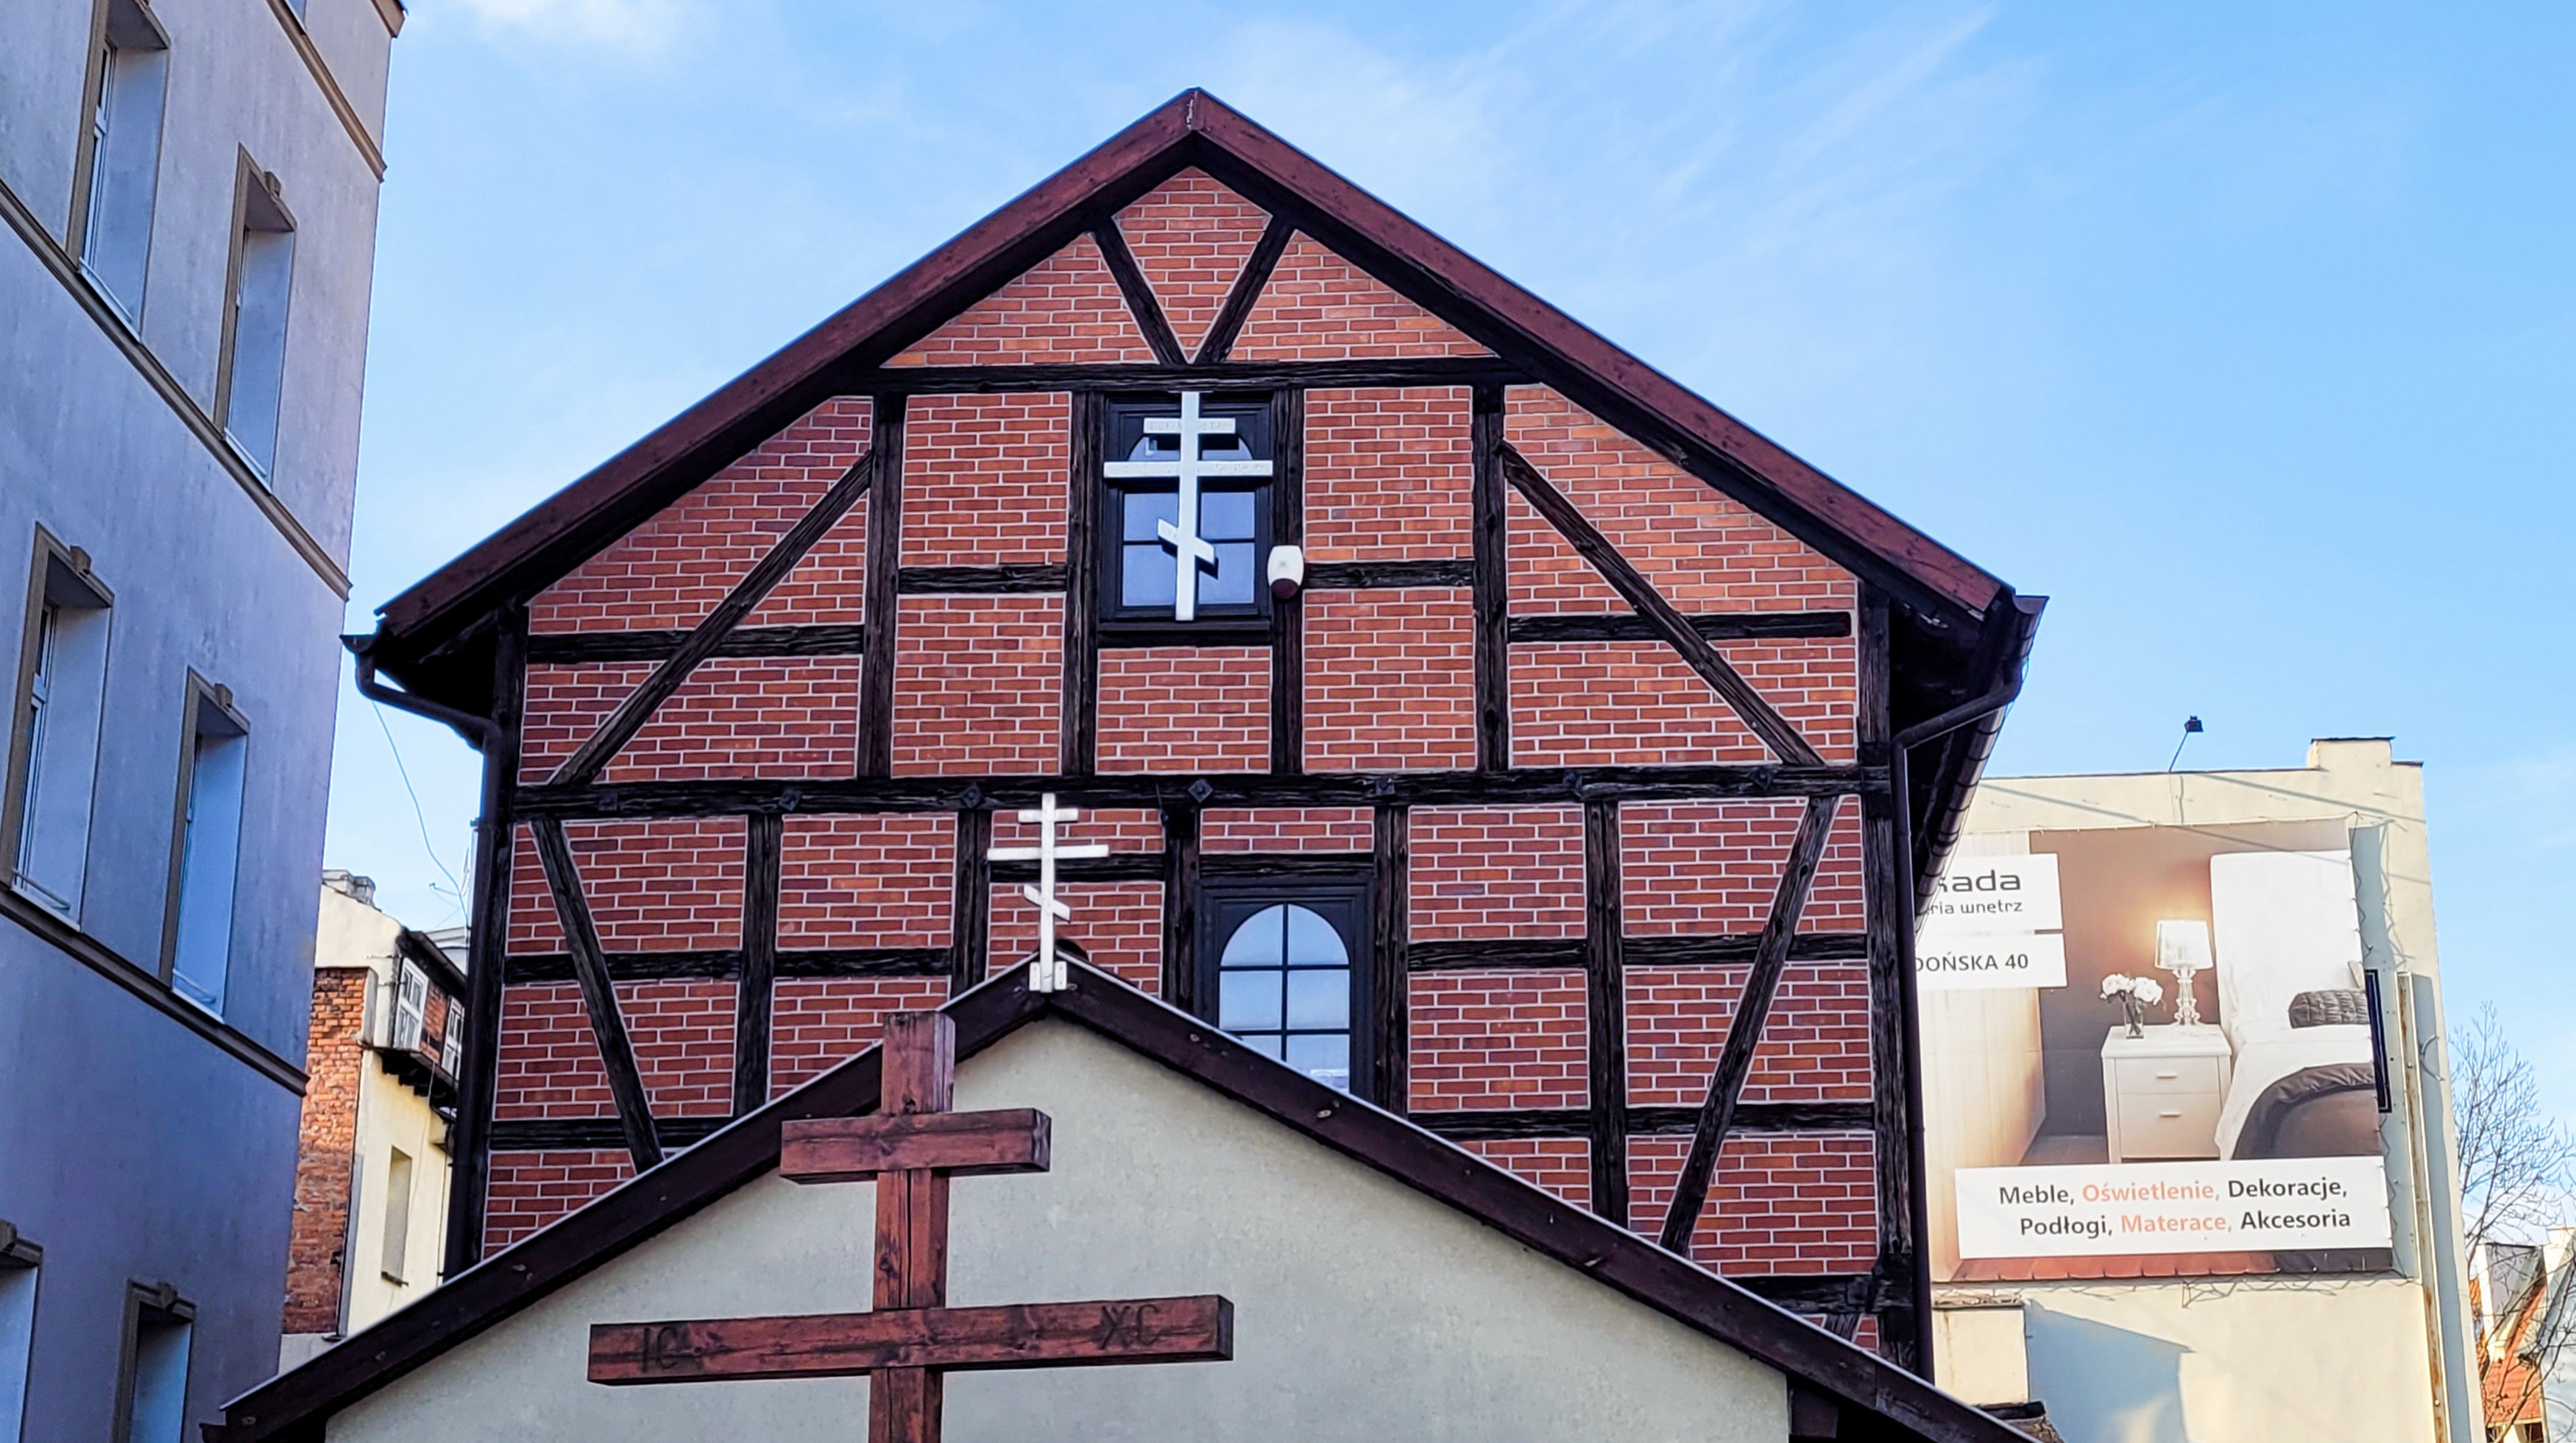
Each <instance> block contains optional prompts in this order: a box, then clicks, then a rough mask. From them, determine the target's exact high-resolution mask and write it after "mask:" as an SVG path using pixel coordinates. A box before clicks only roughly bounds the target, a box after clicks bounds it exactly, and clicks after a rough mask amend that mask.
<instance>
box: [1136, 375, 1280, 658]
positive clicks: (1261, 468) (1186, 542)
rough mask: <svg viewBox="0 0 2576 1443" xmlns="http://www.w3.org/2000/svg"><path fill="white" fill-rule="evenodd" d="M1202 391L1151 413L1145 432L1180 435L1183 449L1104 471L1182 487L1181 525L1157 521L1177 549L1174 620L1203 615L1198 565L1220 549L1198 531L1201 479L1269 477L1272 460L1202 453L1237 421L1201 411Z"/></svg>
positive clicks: (1157, 530) (1185, 393) (1231, 431)
mask: <svg viewBox="0 0 2576 1443" xmlns="http://www.w3.org/2000/svg"><path fill="white" fill-rule="evenodd" d="M1201 396H1202V393H1201V392H1198V391H1183V392H1182V393H1181V414H1180V415H1178V416H1148V417H1146V418H1145V434H1146V435H1148V436H1172V437H1175V438H1177V439H1178V440H1179V442H1180V449H1179V452H1178V454H1176V455H1174V456H1172V457H1170V458H1168V459H1166V458H1163V457H1159V456H1158V457H1155V458H1153V459H1151V460H1145V461H1112V462H1110V463H1108V465H1106V466H1104V467H1102V468H1101V471H1102V474H1103V475H1105V476H1107V477H1109V478H1110V479H1111V480H1114V481H1141V480H1162V479H1166V478H1168V479H1170V480H1171V481H1172V482H1173V484H1174V486H1175V487H1176V489H1178V491H1179V492H1180V496H1179V501H1180V505H1179V507H1178V516H1179V522H1178V524H1177V525H1176V524H1174V523H1173V522H1170V521H1157V522H1155V523H1154V531H1155V534H1156V535H1159V536H1160V537H1162V538H1163V544H1164V545H1166V546H1169V547H1170V548H1172V565H1173V567H1174V568H1175V570H1174V573H1173V578H1172V581H1173V585H1172V619H1173V620H1174V621H1188V620H1191V619H1192V618H1194V617H1196V616H1197V615H1198V599H1199V568H1200V567H1201V566H1211V567H1212V566H1214V565H1215V564H1216V548H1215V547H1214V546H1211V545H1209V544H1208V541H1207V538H1205V537H1203V536H1201V535H1199V482H1201V481H1203V480H1209V479H1213V478H1217V477H1227V476H1268V475H1269V474H1270V463H1269V462H1267V461H1217V460H1211V459H1209V458H1207V457H1205V456H1202V455H1200V454H1199V441H1200V440H1201V438H1203V437H1207V436H1231V435H1233V434H1234V421H1233V419H1232V418H1231V417H1226V416H1201V415H1200V414H1199V401H1200V399H1201Z"/></svg>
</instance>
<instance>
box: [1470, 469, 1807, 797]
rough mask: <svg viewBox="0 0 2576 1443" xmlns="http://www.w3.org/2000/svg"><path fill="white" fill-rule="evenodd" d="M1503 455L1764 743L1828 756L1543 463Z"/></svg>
mask: <svg viewBox="0 0 2576 1443" xmlns="http://www.w3.org/2000/svg"><path fill="white" fill-rule="evenodd" d="M1501 459H1502V472H1503V478H1504V479H1505V480H1507V481H1509V482H1511V483H1512V487H1513V489H1515V490H1517V491H1519V492H1520V493H1521V495H1522V496H1524V497H1526V498H1527V499H1528V501H1529V503H1530V506H1531V507H1532V508H1533V509H1535V510H1536V511H1537V512H1538V514H1539V515H1540V516H1541V517H1542V518H1544V519H1545V520H1546V521H1547V524H1548V525H1550V526H1553V527H1555V528H1556V532H1557V534H1558V535H1560V536H1562V537H1564V538H1565V540H1566V543H1567V544H1568V545H1570V546H1572V547H1573V548H1574V550H1575V553H1576V554H1577V555H1579V556H1581V557H1582V558H1583V559H1584V560H1585V561H1587V562H1590V563H1591V565H1592V569H1593V570H1594V571H1597V572H1599V573H1600V574H1601V579H1602V580H1604V581H1606V582H1608V583H1610V587H1611V589H1612V590H1614V591H1616V592H1618V593H1619V595H1620V597H1621V598H1622V599H1623V600H1625V601H1626V602H1627V603H1628V604H1629V605H1630V606H1632V607H1634V608H1636V611H1637V614H1638V615H1639V616H1642V617H1644V618H1646V619H1647V620H1648V621H1650V622H1651V623H1652V624H1653V625H1654V628H1655V631H1656V633H1657V634H1658V635H1660V636H1661V637H1662V638H1663V640H1664V643H1665V644H1666V645H1668V646H1670V647H1671V648H1672V649H1673V650H1674V652H1676V653H1677V654H1679V655H1680V657H1681V659H1682V661H1683V662H1684V663H1685V664H1687V665H1688V666H1689V667H1690V669H1691V670H1693V671H1695V672H1697V673H1699V676H1700V680H1702V681H1705V682H1707V683H1708V684H1709V686H1710V688H1711V689H1713V690H1715V691H1716V692H1717V694H1718V695H1719V696H1722V697H1724V698H1726V703H1727V705H1729V706H1731V707H1733V708H1735V714H1736V715H1737V716H1739V717H1741V718H1742V719H1743V721H1744V724H1745V725H1746V726H1747V727H1749V728H1751V729H1752V731H1753V734H1754V735H1755V736H1757V737H1760V738H1761V739H1762V743H1763V745H1765V746H1767V747H1769V748H1770V749H1771V752H1772V754H1773V755H1774V756H1777V757H1779V758H1780V759H1781V760H1782V761H1784V762H1788V763H1791V764H1793V765H1796V766H1809V767H1812V766H1820V765H1822V764H1823V762H1824V758H1823V757H1822V756H1820V755H1818V754H1817V751H1816V749H1815V748H1814V747H1812V746H1809V745H1808V744H1807V739H1806V738H1805V737H1802V736H1800V735H1798V729H1797V728H1796V727H1794V726H1791V725H1790V724H1789V719H1788V718H1786V717H1784V716H1782V715H1780V713H1779V711H1778V709H1776V708H1774V707H1773V706H1772V705H1771V703H1770V702H1769V701H1767V700H1765V699H1764V698H1763V696H1762V694H1761V693H1760V692H1758V691H1755V690H1754V689H1753V684H1752V683H1751V682H1749V681H1746V680H1745V679H1744V676H1743V674H1742V673H1741V672H1738V671H1737V670H1736V669H1735V668H1734V667H1733V666H1731V665H1729V664H1728V662H1727V660H1726V658H1725V657H1723V656H1720V655H1719V654H1718V651H1717V648H1716V647H1714V646H1712V645H1710V644H1709V641H1708V638H1706V637H1704V636H1701V635H1700V634H1699V633H1698V632H1697V631H1696V630H1694V629H1692V627H1691V624H1690V618H1688V617H1686V616H1684V615H1682V614H1681V612H1680V611H1678V610H1676V609H1675V608H1674V606H1673V604H1672V603H1671V602H1669V601H1666V600H1665V599H1664V594H1663V593H1662V592H1660V591H1657V590H1656V589H1655V588H1654V585H1653V583H1651V582H1649V581H1647V580H1646V578H1645V576H1644V575H1643V574H1642V573H1640V572H1639V571H1638V570H1637V568H1636V566H1635V564H1634V563H1632V562H1630V561H1629V560H1628V558H1627V557H1625V556H1623V555H1621V554H1620V552H1619V548H1617V547H1615V546H1613V545H1611V544H1610V538H1608V537H1606V536H1604V535H1602V534H1601V531H1600V529H1599V528H1598V527H1596V526H1594V525H1593V524H1592V522H1591V521H1590V520H1589V519H1588V518H1586V517H1585V516H1584V514H1583V512H1582V511H1581V510H1579V509H1578V508H1577V507H1576V506H1575V504H1574V503H1573V502H1572V501H1570V500H1568V499H1566V495H1565V493H1564V492H1562V491H1559V490H1557V489H1556V487H1555V485H1554V484H1553V483H1551V482H1550V481H1549V480H1548V479H1547V478H1546V477H1545V476H1542V475H1540V474H1539V471H1538V468H1537V467H1535V466H1532V465H1531V464H1530V463H1529V459H1528V458H1527V457H1525V456H1523V455H1521V453H1520V452H1519V451H1517V450H1515V449H1513V448H1512V446H1511V445H1510V444H1509V443H1508V442H1506V443H1505V444H1504V446H1503V448H1502V458H1501Z"/></svg>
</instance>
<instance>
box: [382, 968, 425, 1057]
mask: <svg viewBox="0 0 2576 1443" xmlns="http://www.w3.org/2000/svg"><path fill="white" fill-rule="evenodd" d="M428 1025H429V974H428V973H426V972H423V971H421V970H420V969H419V968H418V967H415V966H413V965H412V964H411V963H409V962H405V963H403V964H402V971H401V972H400V974H399V975H397V976H396V978H395V980H394V1027H393V1036H392V1037H390V1038H389V1039H387V1040H388V1041H389V1042H390V1043H392V1045H393V1047H394V1050H395V1051H397V1052H417V1051H419V1050H420V1038H421V1033H422V1031H423V1030H424V1029H425V1028H426V1027H427V1026H428Z"/></svg>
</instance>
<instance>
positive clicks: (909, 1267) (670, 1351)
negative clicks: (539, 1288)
mask: <svg viewBox="0 0 2576 1443" xmlns="http://www.w3.org/2000/svg"><path fill="white" fill-rule="evenodd" d="M879 1056H880V1059H881V1068H882V1072H881V1078H882V1082H881V1086H880V1097H881V1099H882V1101H881V1104H880V1106H879V1107H878V1109H877V1112H876V1114H875V1115H874V1116H871V1117H837V1118H823V1119H817V1120H813V1121H804V1122H790V1123H788V1124H786V1126H785V1132H784V1137H783V1139H782V1144H781V1148H780V1157H779V1169H778V1170H779V1174H780V1175H781V1176H783V1177H786V1178H787V1179H789V1180H790V1181H793V1182H801V1183H827V1182H854V1181H858V1180H860V1179H863V1178H871V1177H872V1178H875V1179H876V1184H877V1229H876V1288H875V1300H874V1304H875V1305H874V1307H873V1308H872V1309H871V1310H870V1311H868V1312H864V1313H816V1314H807V1315H803V1316H797V1317H775V1318H711V1319H700V1320H693V1321H681V1322H663V1323H599V1324H595V1325H593V1326H592V1328H591V1330H590V1380H591V1381H592V1382H594V1383H617V1384H626V1383H696V1382H708V1381H717V1380H725V1379H745V1378H831V1377H846V1376H848V1375H850V1374H854V1373H866V1374H867V1375H868V1439H869V1443H937V1440H938V1438H939V1413H940V1395H941V1383H940V1379H941V1375H942V1374H944V1373H947V1372H950V1371H953V1370H957V1369H971V1368H1067V1367H1083V1366H1090V1365H1098V1364H1104V1363H1189V1362H1205V1361H1219V1362H1222V1361H1225V1360H1228V1359H1231V1358H1232V1357H1233V1356H1234V1305H1233V1304H1232V1303H1230V1302H1228V1301H1227V1300H1225V1299H1224V1298H1221V1297H1218V1296H1215V1295H1214V1294H1201V1295H1199V1296H1196V1297H1182V1298H1123V1299H1116V1300H1111V1301H1103V1302H1088V1303H1019V1304H1013V1305H1009V1306H1005V1307H993V1308H952V1307H949V1306H947V1303H948V1180H949V1178H951V1177H954V1176H958V1175H961V1174H964V1175H974V1174H981V1173H1012V1172H1044V1171H1046V1170H1047V1154H1048V1146H1049V1138H1050V1136H1051V1130H1052V1129H1051V1125H1050V1123H1049V1122H1048V1119H1047V1115H1046V1114H1045V1113H1043V1112H1038V1111H1036V1110H1034V1109H1031V1108H1003V1109H998V1110H995V1111H990V1112H952V1111H950V1110H949V1108H950V1104H951V1100H952V1095H953V1092H954V1083H955V1073H956V1065H957V1028H956V1024H955V1023H953V1022H951V1021H950V1020H949V1019H948V1018H947V1017H946V1016H944V1015H943V1014H940V1013H937V1012H897V1013H892V1014H889V1015H888V1016H887V1018H886V1023H885V1042H884V1045H883V1048H882V1050H881V1052H880V1054H879Z"/></svg>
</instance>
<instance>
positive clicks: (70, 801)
mask: <svg viewBox="0 0 2576 1443" xmlns="http://www.w3.org/2000/svg"><path fill="white" fill-rule="evenodd" d="M107 619H108V595H107V592H106V591H105V590H104V589H102V588H101V587H100V586H99V585H98V583H97V582H96V581H94V580H93V579H91V577H90V575H89V558H88V556H87V555H85V554H84V553H82V552H79V551H77V550H73V549H70V548H67V547H64V546H62V545H60V544H58V543H56V542H55V541H54V540H53V538H52V537H50V536H47V535H45V534H43V533H42V532H39V533H38V534H37V537H36V566H35V575H34V578H33V580H32V582H31V584H30V585H29V587H28V596H27V631H26V635H25V637H24V639H23V640H22V642H21V643H20V649H19V656H20V661H19V665H18V677H19V681H18V695H19V697H20V698H21V701H20V703H19V707H18V714H17V717H16V726H15V727H14V729H13V731H14V735H12V737H11V738H10V749H9V751H10V769H9V789H8V793H7V803H6V805H5V806H0V817H5V818H6V822H7V827H8V835H9V836H10V837H11V838H12V839H13V840H14V842H15V844H16V845H15V846H14V847H13V848H12V855H11V863H12V865H11V882H12V884H13V885H14V886H15V887H16V888H17V890H18V892H19V894H20V895H21V896H24V897H27V898H29V899H31V900H33V901H35V902H37V903H39V904H41V905H43V906H44V907H45V909H46V910H48V911H50V912H53V913H54V914H55V915H57V916H59V917H61V918H63V919H64V920H65V921H68V922H78V921H79V920H80V899H81V876H82V873H83V871H84V870H85V868H86V865H87V862H88V857H89V819H90V796H91V793H92V792H93V790H94V789H95V788H96V785H97V781H98V737H99V723H100V720H101V718H102V716H103V714H104V711H105V701H106V694H107Z"/></svg>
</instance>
